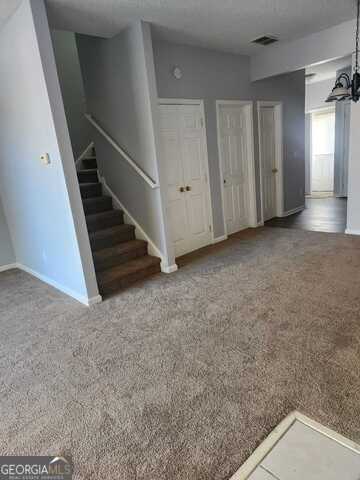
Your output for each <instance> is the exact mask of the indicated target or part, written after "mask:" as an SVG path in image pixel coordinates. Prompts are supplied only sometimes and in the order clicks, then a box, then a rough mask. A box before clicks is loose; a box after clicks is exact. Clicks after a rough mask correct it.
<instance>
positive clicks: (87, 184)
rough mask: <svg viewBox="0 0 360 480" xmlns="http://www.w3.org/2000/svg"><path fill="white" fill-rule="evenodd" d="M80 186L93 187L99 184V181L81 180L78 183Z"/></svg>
mask: <svg viewBox="0 0 360 480" xmlns="http://www.w3.org/2000/svg"><path fill="white" fill-rule="evenodd" d="M79 185H80V188H86V187H88V188H89V187H94V186H95V185H101V183H100V182H81V183H80V184H79Z"/></svg>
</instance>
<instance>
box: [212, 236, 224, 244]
mask: <svg viewBox="0 0 360 480" xmlns="http://www.w3.org/2000/svg"><path fill="white" fill-rule="evenodd" d="M227 238H228V236H227V235H221V236H220V237H216V238H214V239H213V241H212V243H219V242H223V241H224V240H227Z"/></svg>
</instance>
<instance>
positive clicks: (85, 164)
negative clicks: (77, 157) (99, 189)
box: [82, 158, 97, 168]
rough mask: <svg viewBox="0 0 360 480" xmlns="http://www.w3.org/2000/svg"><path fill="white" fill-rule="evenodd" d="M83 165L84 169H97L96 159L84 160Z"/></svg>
mask: <svg viewBox="0 0 360 480" xmlns="http://www.w3.org/2000/svg"><path fill="white" fill-rule="evenodd" d="M82 164H83V167H84V168H97V163H96V158H84V159H83V161H82Z"/></svg>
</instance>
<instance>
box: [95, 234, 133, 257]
mask: <svg viewBox="0 0 360 480" xmlns="http://www.w3.org/2000/svg"><path fill="white" fill-rule="evenodd" d="M130 240H135V232H134V231H133V230H129V231H124V232H121V233H120V232H118V233H116V234H114V235H111V236H108V237H106V238H90V245H91V249H92V251H93V252H96V251H97V250H101V249H103V248H108V247H113V246H114V245H116V244H118V243H121V242H130Z"/></svg>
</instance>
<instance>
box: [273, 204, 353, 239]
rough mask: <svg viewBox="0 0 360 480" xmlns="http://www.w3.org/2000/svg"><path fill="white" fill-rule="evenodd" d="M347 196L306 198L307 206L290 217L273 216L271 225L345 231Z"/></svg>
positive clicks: (337, 231)
mask: <svg viewBox="0 0 360 480" xmlns="http://www.w3.org/2000/svg"><path fill="white" fill-rule="evenodd" d="M346 204H347V201H346V198H335V197H329V198H306V208H305V210H303V211H302V212H300V213H295V214H294V215H290V216H289V217H283V218H273V219H272V220H269V221H268V222H266V223H265V225H266V226H269V227H282V228H298V229H301V230H312V231H315V232H329V233H344V232H345V228H346Z"/></svg>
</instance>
